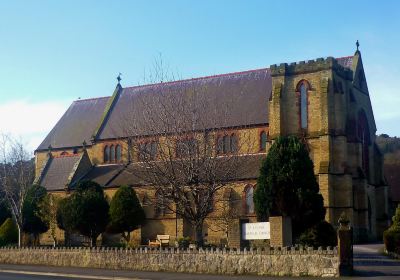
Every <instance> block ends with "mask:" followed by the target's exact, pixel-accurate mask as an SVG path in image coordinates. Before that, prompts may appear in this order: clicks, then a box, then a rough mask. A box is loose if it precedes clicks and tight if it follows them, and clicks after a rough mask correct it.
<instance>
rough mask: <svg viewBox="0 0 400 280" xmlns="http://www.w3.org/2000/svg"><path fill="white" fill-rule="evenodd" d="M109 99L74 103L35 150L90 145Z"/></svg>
mask: <svg viewBox="0 0 400 280" xmlns="http://www.w3.org/2000/svg"><path fill="white" fill-rule="evenodd" d="M108 99H109V97H102V98H94V99H85V100H77V101H74V102H73V103H72V104H71V106H70V107H69V108H68V110H67V111H66V112H65V114H64V115H63V116H62V117H61V119H60V120H59V121H58V122H57V124H56V125H55V127H54V128H53V129H52V130H51V131H50V133H49V134H48V135H47V137H46V138H45V139H44V140H43V142H42V143H41V144H40V145H39V147H38V148H37V150H46V149H48V147H49V146H50V145H51V146H52V148H64V147H76V146H82V143H83V141H86V142H87V143H90V140H91V137H92V135H93V132H94V130H95V129H96V127H97V124H98V122H99V120H100V119H101V116H102V115H103V113H104V109H105V106H106V104H107V101H108Z"/></svg>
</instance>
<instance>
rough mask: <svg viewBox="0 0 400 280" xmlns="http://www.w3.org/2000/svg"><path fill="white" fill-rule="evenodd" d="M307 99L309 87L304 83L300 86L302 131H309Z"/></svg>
mask: <svg viewBox="0 0 400 280" xmlns="http://www.w3.org/2000/svg"><path fill="white" fill-rule="evenodd" d="M307 99H308V98H307V87H306V85H305V83H302V84H301V86H300V122H301V128H302V129H307V125H308V106H307V101H308V100H307Z"/></svg>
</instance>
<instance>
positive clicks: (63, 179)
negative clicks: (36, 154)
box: [39, 155, 81, 190]
mask: <svg viewBox="0 0 400 280" xmlns="http://www.w3.org/2000/svg"><path fill="white" fill-rule="evenodd" d="M80 158H81V155H71V156H63V157H54V158H51V159H50V161H49V162H48V164H47V167H46V169H45V170H44V174H43V175H42V178H41V180H40V182H39V184H40V185H41V186H43V187H45V188H46V189H47V190H63V189H64V188H65V186H66V185H67V184H68V183H69V182H68V179H69V176H70V174H71V172H72V171H73V167H74V166H75V164H76V163H77V162H78V161H79V159H80Z"/></svg>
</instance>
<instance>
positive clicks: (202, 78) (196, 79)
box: [124, 68, 269, 89]
mask: <svg viewBox="0 0 400 280" xmlns="http://www.w3.org/2000/svg"><path fill="white" fill-rule="evenodd" d="M262 70H269V68H257V69H251V70H245V71H238V72H230V73H223V74H215V75H209V76H203V77H196V78H188V79H182V80H175V81H168V82H159V83H151V84H145V85H137V86H129V87H124V89H132V88H142V87H149V86H156V85H173V84H177V83H181V82H190V81H198V80H206V79H211V78H216V77H225V76H230V75H240V74H246V73H251V72H257V71H262Z"/></svg>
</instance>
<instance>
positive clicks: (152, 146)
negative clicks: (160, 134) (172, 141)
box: [150, 141, 157, 160]
mask: <svg viewBox="0 0 400 280" xmlns="http://www.w3.org/2000/svg"><path fill="white" fill-rule="evenodd" d="M156 157H157V142H156V141H152V142H151V143H150V159H152V160H154V159H156Z"/></svg>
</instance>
